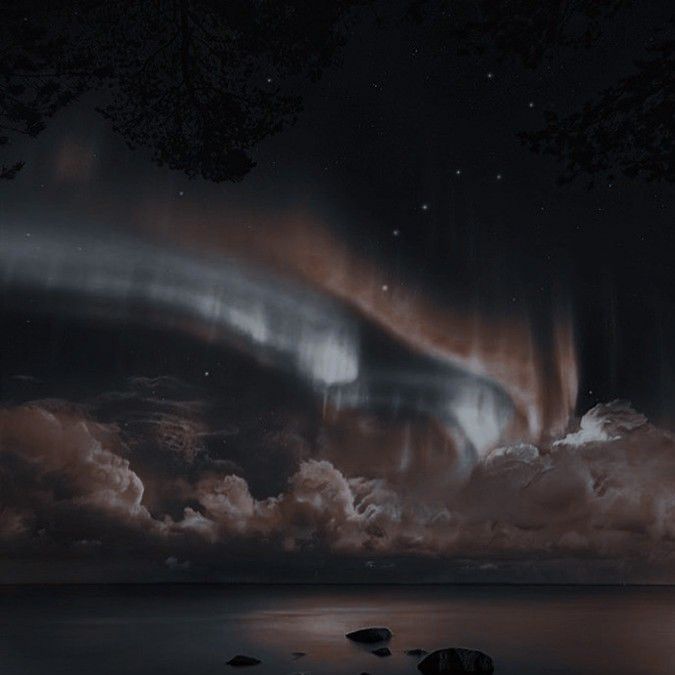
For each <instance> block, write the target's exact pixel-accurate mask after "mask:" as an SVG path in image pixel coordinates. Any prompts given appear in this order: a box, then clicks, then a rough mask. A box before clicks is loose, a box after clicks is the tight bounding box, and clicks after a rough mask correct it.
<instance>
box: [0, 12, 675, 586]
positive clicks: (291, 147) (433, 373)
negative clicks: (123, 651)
mask: <svg viewBox="0 0 675 675" xmlns="http://www.w3.org/2000/svg"><path fill="white" fill-rule="evenodd" d="M667 10H668V8H667V7H665V3H649V7H648V8H644V7H643V6H642V5H640V6H633V7H632V8H629V9H626V10H624V11H623V12H621V13H619V14H618V15H617V16H616V17H615V18H614V19H613V20H612V21H611V22H608V24H607V26H606V27H605V29H604V30H605V33H604V36H603V38H602V39H601V40H600V42H599V44H597V45H596V46H594V47H593V49H592V50H588V51H587V50H583V49H579V50H574V49H560V50H558V51H556V52H555V53H553V54H552V55H551V56H550V57H549V58H547V59H546V60H545V61H544V62H543V64H542V65H541V66H540V67H538V68H536V69H528V68H526V67H524V66H523V65H522V64H521V63H519V62H518V61H516V60H514V59H509V58H498V56H497V55H496V54H494V53H491V52H489V51H488V53H486V54H484V55H482V56H476V55H467V56H458V55H457V54H456V50H455V49H454V48H453V47H452V45H451V44H450V42H449V41H448V39H447V37H446V36H444V35H443V34H442V32H441V31H440V29H437V27H436V26H435V24H434V22H433V21H423V22H422V23H415V22H413V21H409V20H399V19H393V20H390V21H388V22H385V25H383V26H380V25H377V24H376V22H375V21H374V20H373V19H372V18H370V16H369V15H368V12H367V11H366V12H365V15H364V16H362V18H361V19H360V20H359V21H358V22H356V23H355V25H354V26H353V27H352V28H351V29H350V30H349V36H348V40H347V43H346V45H345V47H344V49H343V51H342V52H341V55H340V59H339V62H338V63H336V64H334V65H333V66H331V67H330V68H329V69H327V70H326V72H325V73H324V74H323V76H322V77H321V78H320V79H319V80H318V81H317V82H313V83H310V82H304V81H303V82H302V83H301V84H300V85H298V86H299V88H300V91H301V93H302V96H303V99H304V109H303V111H302V112H301V113H300V114H299V116H298V121H297V123H296V124H295V125H293V126H292V127H290V128H288V129H285V130H283V131H282V132H281V133H279V134H277V135H275V136H272V137H270V138H268V139H266V140H264V141H263V142H261V143H260V144H259V145H258V146H257V147H255V149H254V151H253V153H252V155H253V159H254V160H255V162H256V166H255V167H254V168H253V170H252V171H251V172H250V173H249V174H248V175H247V176H245V177H244V179H243V180H242V181H241V182H239V183H227V182H224V183H212V182H209V181H206V180H203V179H199V178H198V179H194V180H190V179H188V178H187V177H184V176H183V175H182V174H180V173H178V172H175V171H170V170H169V169H167V168H159V167H157V166H156V165H154V164H153V163H152V162H151V161H150V160H149V158H148V156H147V153H145V151H144V150H142V149H141V150H136V151H132V150H130V149H128V148H127V147H126V146H125V144H124V142H123V141H122V140H121V139H120V137H119V136H118V135H117V134H115V133H114V132H113V131H112V130H111V128H110V125H109V124H107V123H106V121H105V120H103V119H102V118H101V117H100V116H99V115H97V113H96V112H95V111H94V109H93V108H94V107H95V106H96V104H97V100H98V99H97V96H99V95H98V94H96V93H89V94H86V95H85V96H83V97H82V99H81V100H80V101H78V102H76V103H75V104H73V105H71V106H70V107H68V108H67V109H66V110H64V111H62V112H61V113H59V114H58V115H57V116H55V117H54V119H53V120H51V121H50V123H49V125H48V127H47V129H46V130H45V131H44V132H43V133H42V134H40V135H39V136H38V137H37V138H36V139H34V140H29V141H26V142H24V143H19V144H15V145H13V146H12V152H14V153H19V155H20V158H21V159H23V160H25V161H26V166H25V168H24V169H23V170H22V171H21V172H20V173H19V174H18V175H17V177H16V178H15V179H14V180H12V181H4V182H2V183H0V237H1V239H0V271H1V274H2V313H3V317H2V325H3V330H2V332H1V333H0V340H1V343H0V377H1V387H0V395H1V397H2V409H0V552H1V553H2V555H1V556H0V580H7V581H77V580H84V581H89V580H96V581H109V580H113V581H118V580H123V581H153V580H177V581H178V580H180V581H185V580H247V581H260V580H264V581H289V580H295V581H308V582H312V581H325V580H330V581H367V582H371V581H412V580H421V581H532V582H540V581H563V582H568V581H580V582H594V583H598V582H599V583H603V582H624V581H628V582H632V581H638V582H673V581H674V580H675V578H674V577H673V570H674V569H675V568H674V561H675V557H674V555H675V548H674V545H673V542H674V541H675V529H674V528H675V525H674V523H675V503H674V502H673V494H674V493H675V490H674V488H675V440H674V438H673V436H672V431H673V429H674V427H675V414H674V412H673V411H674V410H675V408H674V405H675V372H674V369H675V353H674V352H673V344H675V320H674V318H673V317H674V313H673V303H674V302H675V297H674V296H673V288H674V287H675V286H674V285H673V267H672V251H673V250H674V249H673V228H672V223H673V212H674V209H673V207H674V206H675V200H674V194H675V193H674V192H673V187H672V184H670V183H667V182H662V183H658V182H647V181H645V180H642V179H639V178H636V179H630V178H627V177H623V176H617V177H616V178H613V179H606V178H602V179H598V180H596V182H595V185H594V186H593V187H592V188H590V189H589V187H588V182H589V180H588V179H587V178H584V177H580V178H578V179H576V180H575V181H573V182H572V183H570V184H565V185H560V184H558V182H557V178H558V176H559V175H560V172H561V167H560V165H559V164H558V163H557V162H556V161H555V160H554V159H552V158H550V157H546V156H539V155H536V154H534V153H532V152H531V151H530V150H529V149H528V148H526V147H524V146H523V145H522V144H521V143H520V141H519V139H518V137H517V134H518V132H521V131H531V130H534V129H537V128H539V127H541V125H542V120H543V113H544V111H545V110H555V111H557V112H559V113H561V114H565V113H569V112H572V111H573V110H576V109H578V108H580V107H581V106H582V105H583V103H584V102H585V101H587V100H590V99H593V98H594V97H595V96H596V95H597V93H598V92H599V91H601V90H602V89H604V88H605V87H607V86H609V85H611V84H612V83H613V82H614V81H616V80H617V78H619V77H621V76H622V75H623V74H625V73H626V72H630V69H631V67H632V66H631V63H632V61H633V60H634V59H635V58H636V56H640V54H641V50H642V49H643V48H644V47H645V46H647V45H649V44H650V42H651V41H653V40H655V39H656V38H657V37H658V36H657V35H656V32H655V29H654V26H655V25H658V23H659V21H660V19H661V18H663V17H665V16H666V15H667Z"/></svg>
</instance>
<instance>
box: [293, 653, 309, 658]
mask: <svg viewBox="0 0 675 675" xmlns="http://www.w3.org/2000/svg"><path fill="white" fill-rule="evenodd" d="M291 656H292V657H293V658H294V659H301V658H302V657H303V656H307V654H306V653H305V652H293V653H292V654H291Z"/></svg>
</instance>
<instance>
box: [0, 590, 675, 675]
mask: <svg viewBox="0 0 675 675" xmlns="http://www.w3.org/2000/svg"><path fill="white" fill-rule="evenodd" d="M367 625H387V626H389V627H390V628H391V630H392V631H393V633H394V637H393V638H392V640H391V642H390V643H389V647H390V649H391V651H392V656H390V657H387V658H378V657H376V656H373V655H372V654H371V653H370V651H371V650H372V649H374V648H375V647H377V646H378V645H373V646H362V645H357V644H354V643H352V642H350V641H348V640H346V639H345V637H344V635H345V633H346V632H348V631H350V630H353V629H355V628H359V627H363V626H367ZM674 625H675V589H673V588H664V587H660V588H659V587H652V588H615V587H612V588H609V587H608V588H579V587H536V588H535V587H529V588H524V587H380V588H374V589H372V588H370V589H369V588H366V587H267V588H266V587H238V588H231V587H222V586H200V587H194V586H193V587H164V586H156V587H142V586H139V587H107V588H101V587H85V588H82V587H80V588H72V587H71V588H67V587H61V588H52V589H30V588H23V589H11V588H7V587H5V588H4V589H2V590H0V657H1V661H0V662H1V663H2V664H3V668H4V670H2V672H3V673H4V672H7V673H21V674H26V675H32V674H33V673H44V672H50V673H66V672H68V673H72V672H97V673H102V674H107V673H116V675H119V673H132V674H135V673H139V674H140V673H143V674H144V675H145V674H147V673H160V672H161V673H163V675H167V674H168V675H172V674H175V675H178V674H179V673H188V672H189V673H191V674H193V675H202V674H204V675H210V674H211V673H224V672H228V669H227V666H225V665H224V663H225V661H227V660H228V659H229V658H230V657H231V656H232V655H234V654H235V653H244V654H251V655H254V656H257V657H258V658H261V659H262V661H263V663H262V664H261V665H260V666H256V667H255V670H253V669H252V670H251V671H247V672H251V673H253V674H254V675H268V674H269V675H271V674H272V673H274V674H276V675H278V674H279V673H289V674H290V673H297V672H303V673H317V674H318V673H321V674H323V675H337V674H338V673H359V672H363V671H367V672H369V673H372V674H373V675H379V674H382V675H385V674H387V673H389V674H391V675H402V674H404V673H415V672H417V671H416V668H415V666H416V663H417V659H416V658H414V657H411V656H407V655H406V654H404V650H406V649H411V648H417V647H421V648H424V649H434V648H437V647H443V646H450V645H453V646H467V647H475V648H478V649H481V650H483V651H485V652H487V653H489V654H491V655H492V656H493V658H494V659H495V662H496V668H497V670H496V672H497V673H499V674H504V675H516V674H518V675H530V674H531V675H535V674H536V675H541V674H542V673H575V674H578V675H585V674H587V673H588V674H589V675H590V674H591V673H593V674H594V675H598V674H602V673H607V674H611V675H629V674H630V675H638V674H640V673H645V674H647V673H649V674H650V675H666V673H670V672H672V669H671V665H672V663H673V660H674V658H675V643H674V642H673V640H672V628H673V626H674ZM293 652H306V656H303V657H301V658H300V659H295V658H294V656H293Z"/></svg>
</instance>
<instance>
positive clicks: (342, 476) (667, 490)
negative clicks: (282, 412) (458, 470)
mask: <svg viewBox="0 0 675 675" xmlns="http://www.w3.org/2000/svg"><path fill="white" fill-rule="evenodd" d="M0 426H1V436H0V438H1V439H2V440H1V443H2V445H1V448H0V460H1V462H0V466H1V467H2V469H3V474H2V478H3V492H2V494H3V495H4V496H3V500H2V501H3V504H2V510H0V540H1V541H2V546H3V547H8V546H12V545H17V544H19V543H21V542H23V543H24V544H25V543H26V542H27V541H30V540H31V539H33V540H36V539H39V538H41V537H42V538H43V539H44V538H45V537H47V538H49V537H53V536H54V534H53V533H52V532H51V530H52V529H53V530H54V532H56V533H59V536H60V539H59V541H60V542H61V543H60V544H59V545H61V546H66V545H67V546H68V547H69V550H70V551H71V553H70V555H75V556H76V557H77V556H85V557H86V555H90V554H91V550H92V548H93V549H99V548H101V547H102V548H103V549H105V548H106V547H107V546H109V545H110V543H111V541H120V537H121V538H122V539H124V537H127V539H128V540H129V541H134V542H135V543H134V545H133V546H134V547H135V550H138V549H140V550H143V549H145V550H146V553H147V555H151V556H152V555H154V556H160V555H162V553H161V552H162V551H164V550H167V551H170V553H168V554H166V555H164V557H163V558H159V559H160V560H165V561H166V564H165V567H166V568H167V569H169V570H171V571H173V572H175V571H178V570H180V571H182V572H184V573H192V572H194V573H195V574H196V575H198V574H199V569H200V564H201V565H205V564H206V565H208V566H210V568H213V566H214V565H217V563H216V562H215V561H216V560H217V558H218V556H219V555H220V554H221V553H222V552H223V551H229V552H230V553H231V552H232V551H236V550H248V551H249V552H251V551H254V552H255V554H256V557H257V558H258V559H259V562H260V564H262V562H261V561H264V560H268V559H269V558H270V557H274V556H275V555H309V556H310V557H311V558H312V559H317V555H318V556H319V558H320V556H321V552H322V551H323V552H325V553H329V552H330V553H331V555H335V556H338V557H339V556H347V557H348V558H351V559H354V560H358V559H362V560H363V564H364V565H369V566H370V569H379V567H380V566H381V565H385V568H386V569H388V567H389V565H392V566H394V563H393V562H392V561H394V560H395V559H396V558H397V557H400V556H413V557H414V558H417V559H424V558H425V557H426V558H427V559H435V560H437V561H440V560H447V561H451V562H452V564H453V565H455V566H456V565H458V564H459V563H458V561H461V560H464V561H466V562H465V563H462V565H465V566H467V567H468V568H469V569H470V570H471V572H470V575H473V578H483V577H484V576H485V575H490V574H493V573H495V571H497V572H501V573H506V574H507V575H508V570H509V569H512V568H513V565H514V564H515V562H514V561H519V563H518V564H517V565H516V566H520V568H521V569H522V568H523V566H528V565H534V566H537V565H544V566H546V565H551V564H552V562H553V561H556V560H563V559H572V560H577V561H579V560H581V561H583V560H586V561H589V562H588V565H589V566H590V568H591V569H593V568H594V565H595V568H596V569H597V568H599V567H601V566H602V565H604V564H607V561H613V564H614V566H615V567H616V565H621V564H632V565H634V564H638V565H639V566H641V569H642V570H643V572H642V573H643V574H646V572H645V570H649V569H650V568H654V569H657V568H658V569H660V568H662V567H664V566H665V568H666V569H667V567H668V564H670V563H672V561H673V560H674V559H675V526H674V525H673V523H675V499H674V498H673V494H675V490H674V489H673V488H674V487H675V438H674V437H673V436H672V434H670V433H668V432H665V431H663V430H660V429H658V428H656V427H654V426H652V425H650V424H649V423H648V422H647V421H646V419H645V418H644V417H643V416H641V415H639V414H638V413H636V412H634V411H633V410H632V409H631V408H630V407H629V406H628V405H627V404H625V403H621V402H613V403H610V404H607V405H599V406H596V407H595V408H593V409H592V410H590V411H589V412H588V413H587V414H586V415H584V416H583V417H582V418H581V420H580V421H579V423H578V425H577V426H576V428H575V429H574V430H573V431H571V432H570V433H568V434H567V435H565V436H563V437H562V438H560V439H558V440H556V441H554V442H552V443H550V444H548V445H546V446H541V447H537V446H534V445H529V444H518V445H513V446H506V447H501V448H497V449H495V450H493V451H492V452H491V453H490V454H489V455H488V456H487V457H486V458H485V459H484V460H482V461H480V462H479V464H478V465H476V467H475V468H474V470H473V472H472V474H471V476H470V477H469V478H468V479H467V480H466V481H464V482H463V483H461V484H455V485H453V486H452V487H450V488H448V487H447V485H446V486H445V487H441V486H439V484H438V483H437V482H436V483H434V482H433V481H432V480H430V482H429V485H430V489H429V490H428V491H427V493H426V494H425V495H424V496H423V497H420V494H419V493H418V492H416V491H413V490H410V489H409V488H408V487H407V486H406V484H405V483H399V484H395V483H393V482H391V481H387V480H385V479H382V478H372V477H366V476H358V475H351V474H348V473H344V472H343V470H342V469H341V467H340V465H339V461H337V460H336V461H335V462H330V461H327V460H325V459H317V458H302V459H300V460H299V461H298V464H297V466H295V467H294V469H293V470H291V471H290V473H289V476H288V480H287V483H286V485H285V487H284V489H283V490H281V491H280V492H278V493H274V494H270V495H268V496H265V497H258V498H256V497H254V496H253V495H252V493H251V489H250V487H249V484H248V482H247V480H246V479H245V478H244V477H243V476H242V475H237V472H233V471H232V470H231V469H232V467H230V466H223V465H218V464H211V465H208V464H204V465H202V466H201V468H200V469H199V470H198V471H195V472H192V473H188V474H187V476H185V475H182V474H180V472H179V471H178V470H177V469H176V468H175V466H174V468H173V469H172V470H173V471H174V475H173V478H169V479H168V480H167V481H166V487H165V489H166V490H168V491H169V492H171V494H170V495H169V496H168V498H169V499H170V501H171V502H172V503H174V504H175V505H177V506H179V507H180V508H179V509H178V508H174V509H173V511H172V512H171V513H168V512H162V511H157V510H156V506H157V505H155V508H149V507H148V505H147V504H146V500H145V496H144V492H145V485H146V483H152V482H153V481H156V480H157V476H155V475H152V473H150V471H151V465H149V464H147V463H145V464H144V463H143V462H139V463H138V466H143V471H141V469H139V468H137V465H136V462H135V460H134V451H131V450H130V447H129V446H128V445H127V444H126V443H125V442H124V441H123V440H122V433H121V431H120V429H119V427H117V426H116V425H113V424H102V423H100V422H96V421H94V420H93V419H91V418H90V417H88V416H86V415H85V414H84V413H83V412H82V411H79V412H78V411H77V409H76V408H75V407H74V406H69V405H67V404H65V403H61V404H56V403H55V402H40V403H35V404H31V405H23V406H18V407H14V408H5V409H4V410H2V412H1V414H0ZM140 447H141V446H138V448H140ZM138 448H137V450H136V451H137V452H142V450H139V449H138ZM165 452H166V453H167V455H169V456H171V455H172V453H173V452H174V450H173V449H172V448H170V447H169V448H167V449H166V450H165ZM125 456H130V458H131V459H130V460H129V459H127V458H126V457H125ZM19 465H20V466H21V470H20V471H16V470H12V471H11V478H10V470H9V467H13V469H16V467H17V466H19ZM452 470H453V467H452V465H451V464H449V465H448V466H447V471H448V472H452ZM435 471H437V467H435V466H434V467H431V469H430V471H429V473H428V474H426V476H425V475H422V476H421V480H424V479H425V478H426V477H429V478H430V479H431V477H432V475H433V473H434V472H435ZM10 481H14V482H16V481H19V482H20V483H21V485H20V489H15V490H14V491H12V490H11V489H10V490H7V489H6V488H7V486H8V485H9V483H10ZM45 514H49V515H48V517H47V518H45ZM61 521H67V522H61ZM41 523H42V524H43V525H44V523H46V527H41V525H40V524H41ZM96 528H97V529H96ZM94 529H96V531H95V532H94V531H93V530H94ZM68 537H69V538H70V539H68ZM84 542H87V543H86V544H85V543H84ZM91 542H97V543H96V545H95V546H92V545H90V544H91ZM73 551H74V553H73ZM275 552H276V553H275ZM373 556H375V558H373ZM188 559H189V560H190V563H189V564H188V563H187V562H186V561H187V560H188ZM169 560H171V561H172V562H169ZM373 561H375V562H373ZM469 561H476V563H475V564H473V563H470V562H469ZM592 561H596V562H595V563H592ZM227 564H228V563H227V562H225V563H223V565H225V568H223V569H221V570H220V571H221V573H223V574H227ZM425 564H426V563H425ZM505 570H506V572H505ZM555 574H558V575H561V574H563V575H566V576H565V578H566V579H567V577H570V576H571V577H572V578H573V579H574V577H575V575H578V574H579V569H578V568H577V567H573V568H571V569H567V570H566V571H564V572H563V571H562V570H561V569H558V571H557V572H556V573H554V577H555Z"/></svg>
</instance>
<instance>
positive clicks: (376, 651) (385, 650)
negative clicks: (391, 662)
mask: <svg viewBox="0 0 675 675" xmlns="http://www.w3.org/2000/svg"><path fill="white" fill-rule="evenodd" d="M371 654H375V656H391V652H390V651H389V647H380V648H379V649H373V651H372V652H371Z"/></svg>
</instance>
